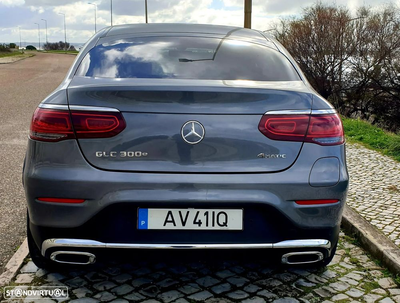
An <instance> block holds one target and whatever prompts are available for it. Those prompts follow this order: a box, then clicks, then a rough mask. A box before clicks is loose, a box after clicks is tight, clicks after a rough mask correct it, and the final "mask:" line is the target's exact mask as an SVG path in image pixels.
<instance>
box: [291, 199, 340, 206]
mask: <svg viewBox="0 0 400 303" xmlns="http://www.w3.org/2000/svg"><path fill="white" fill-rule="evenodd" d="M295 202H296V204H299V205H318V204H334V203H337V202H339V200H300V201H295Z"/></svg>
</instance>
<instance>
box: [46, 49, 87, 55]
mask: <svg viewBox="0 0 400 303" xmlns="http://www.w3.org/2000/svg"><path fill="white" fill-rule="evenodd" d="M44 52H45V53H51V54H68V55H77V54H79V52H78V51H64V50H49V51H44Z"/></svg>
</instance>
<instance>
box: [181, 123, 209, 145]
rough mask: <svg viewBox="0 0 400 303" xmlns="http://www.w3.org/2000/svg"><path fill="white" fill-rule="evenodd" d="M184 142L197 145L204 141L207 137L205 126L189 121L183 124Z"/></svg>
mask: <svg viewBox="0 0 400 303" xmlns="http://www.w3.org/2000/svg"><path fill="white" fill-rule="evenodd" d="M181 135H182V138H183V140H185V142H186V143H189V144H197V143H199V142H200V141H201V140H203V138H204V135H205V130H204V126H203V125H201V123H200V122H197V121H188V122H186V123H185V124H183V126H182V129H181Z"/></svg>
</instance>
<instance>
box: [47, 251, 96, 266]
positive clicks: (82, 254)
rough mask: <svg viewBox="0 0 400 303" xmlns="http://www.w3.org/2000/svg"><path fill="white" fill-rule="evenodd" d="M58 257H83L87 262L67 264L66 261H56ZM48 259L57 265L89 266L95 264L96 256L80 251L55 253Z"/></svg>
mask: <svg viewBox="0 0 400 303" xmlns="http://www.w3.org/2000/svg"><path fill="white" fill-rule="evenodd" d="M58 255H76V256H85V257H88V261H87V262H86V263H79V262H68V261H60V260H57V256H58ZM50 259H51V260H52V261H54V262H57V263H62V264H74V265H89V264H93V263H94V262H96V256H95V255H94V254H91V253H88V252H82V251H55V252H53V253H52V254H51V255H50Z"/></svg>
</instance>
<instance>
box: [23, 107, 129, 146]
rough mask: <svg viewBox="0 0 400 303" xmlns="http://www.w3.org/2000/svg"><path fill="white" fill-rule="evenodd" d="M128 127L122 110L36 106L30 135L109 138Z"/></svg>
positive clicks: (46, 138) (54, 139)
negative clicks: (101, 110) (58, 108)
mask: <svg viewBox="0 0 400 303" xmlns="http://www.w3.org/2000/svg"><path fill="white" fill-rule="evenodd" d="M125 127H126V123H125V120H124V118H123V116H122V114H121V113H120V112H88V111H72V112H69V111H67V110H54V109H44V108H37V109H36V111H35V113H34V114H33V117H32V123H31V129H30V138H31V139H34V140H38V141H47V142H57V141H61V140H66V139H73V138H109V137H113V136H115V135H117V134H119V133H120V132H122V131H123V130H124V129H125Z"/></svg>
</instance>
